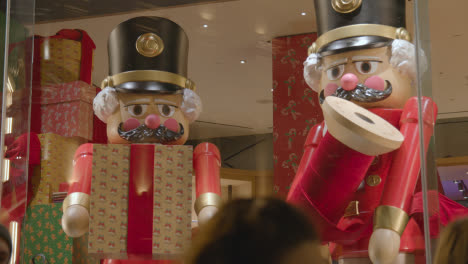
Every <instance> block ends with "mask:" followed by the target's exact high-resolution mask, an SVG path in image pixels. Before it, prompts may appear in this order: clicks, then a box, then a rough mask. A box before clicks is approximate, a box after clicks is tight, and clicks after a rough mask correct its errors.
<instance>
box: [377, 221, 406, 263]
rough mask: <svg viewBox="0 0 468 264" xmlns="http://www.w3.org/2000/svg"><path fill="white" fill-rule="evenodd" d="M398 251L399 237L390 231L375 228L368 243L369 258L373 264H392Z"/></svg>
mask: <svg viewBox="0 0 468 264" xmlns="http://www.w3.org/2000/svg"><path fill="white" fill-rule="evenodd" d="M399 250H400V235H399V234H398V233H397V232H395V231H393V230H390V229H385V228H377V229H375V230H374V232H373V233H372V236H371V238H370V241H369V257H370V259H371V261H372V263H373V264H387V263H393V261H395V258H396V257H397V255H398V252H399Z"/></svg>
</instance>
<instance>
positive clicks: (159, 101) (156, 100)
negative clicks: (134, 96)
mask: <svg viewBox="0 0 468 264" xmlns="http://www.w3.org/2000/svg"><path fill="white" fill-rule="evenodd" d="M154 103H156V104H167V105H177V104H176V103H175V102H172V101H169V100H164V99H158V98H156V99H154Z"/></svg>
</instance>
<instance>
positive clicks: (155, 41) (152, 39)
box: [136, 33, 164, 58]
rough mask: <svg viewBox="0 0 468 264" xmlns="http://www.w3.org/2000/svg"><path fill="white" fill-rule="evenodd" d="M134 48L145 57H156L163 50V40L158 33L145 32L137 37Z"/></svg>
mask: <svg viewBox="0 0 468 264" xmlns="http://www.w3.org/2000/svg"><path fill="white" fill-rule="evenodd" d="M136 49H137V51H138V53H140V54H141V55H143V56H145V57H150V58H151V57H156V56H158V55H159V54H161V52H162V51H163V50H164V42H163V40H162V39H161V38H160V37H159V36H158V35H156V34H154V33H146V34H143V35H141V36H139V37H138V39H137V41H136Z"/></svg>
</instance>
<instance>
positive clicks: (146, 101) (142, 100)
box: [124, 98, 151, 105]
mask: <svg viewBox="0 0 468 264" xmlns="http://www.w3.org/2000/svg"><path fill="white" fill-rule="evenodd" d="M150 102H151V100H150V99H148V98H139V99H135V100H131V101H128V102H124V104H125V105H131V104H149V103H150Z"/></svg>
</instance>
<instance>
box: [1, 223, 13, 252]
mask: <svg viewBox="0 0 468 264" xmlns="http://www.w3.org/2000/svg"><path fill="white" fill-rule="evenodd" d="M0 239H2V240H3V241H5V243H7V245H8V249H9V250H10V255H9V256H10V257H11V251H12V244H11V236H10V232H9V231H8V229H7V228H6V227H5V226H3V225H2V224H0Z"/></svg>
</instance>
